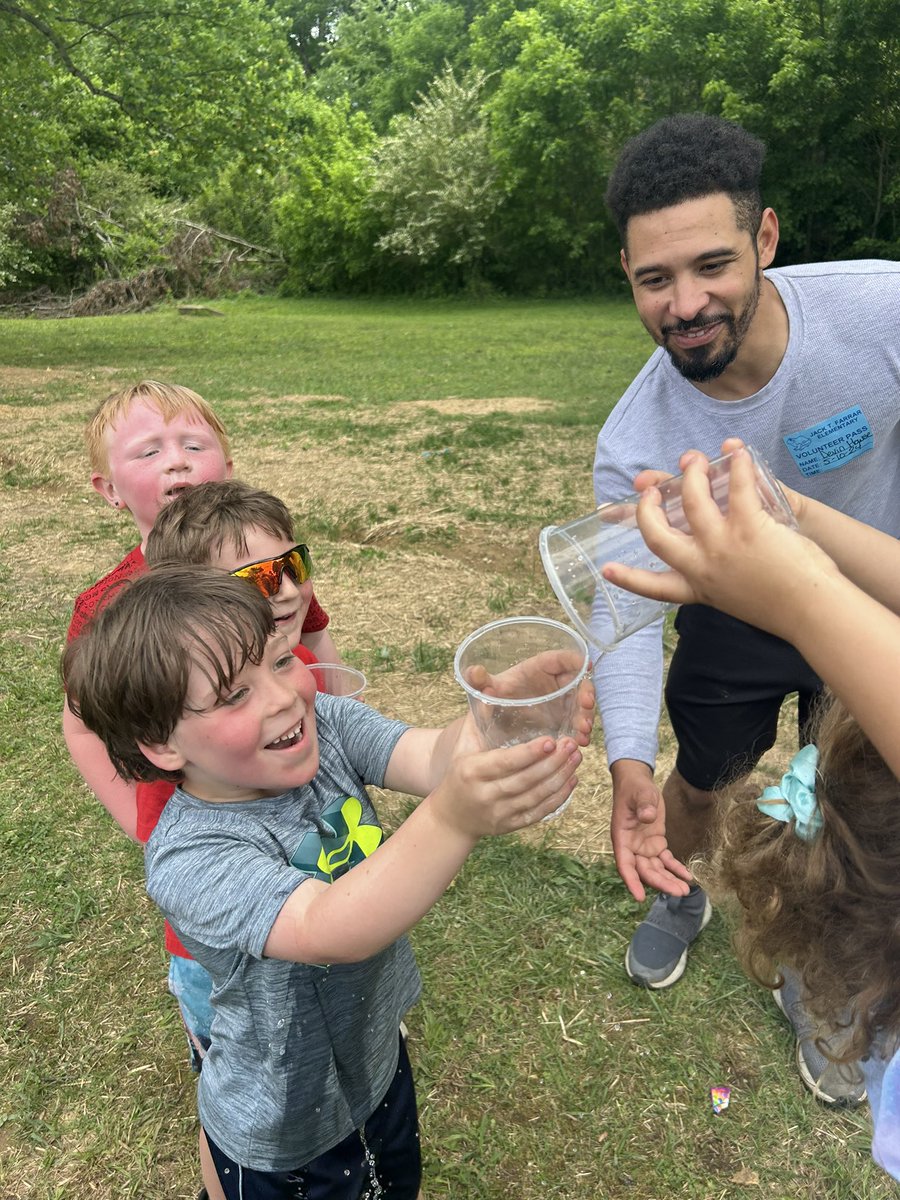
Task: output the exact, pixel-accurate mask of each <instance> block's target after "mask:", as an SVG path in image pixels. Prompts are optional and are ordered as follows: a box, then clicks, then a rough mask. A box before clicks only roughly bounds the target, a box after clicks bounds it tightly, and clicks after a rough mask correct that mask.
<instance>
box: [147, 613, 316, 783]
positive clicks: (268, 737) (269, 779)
mask: <svg viewBox="0 0 900 1200" xmlns="http://www.w3.org/2000/svg"><path fill="white" fill-rule="evenodd" d="M189 652H190V649H189V648H188V653H189ZM315 694H316V684H315V680H314V679H313V677H312V675H311V674H310V672H309V671H308V670H307V669H306V667H305V666H304V665H303V663H301V662H300V660H299V659H298V658H296V657H295V656H294V655H293V654H292V653H291V650H290V647H289V646H288V644H287V640H286V639H285V638H284V636H282V635H281V634H278V633H276V634H273V636H272V637H270V638H269V640H268V642H267V643H266V649H265V653H264V655H263V659H262V661H261V662H260V663H258V664H254V663H252V662H246V663H245V664H244V666H243V667H242V668H241V670H240V671H239V672H238V674H237V675H236V676H235V677H234V679H233V680H232V681H231V685H230V686H229V687H228V688H227V689H226V690H225V691H224V692H222V693H221V694H220V693H218V692H217V689H216V684H215V682H214V681H212V680H211V679H210V678H209V676H208V675H207V673H206V671H204V669H203V664H202V660H201V659H200V657H199V655H198V656H196V657H195V659H194V662H193V665H192V667H191V674H190V682H189V684H188V690H187V703H186V706H185V709H184V712H183V713H182V714H181V717H180V719H179V721H178V724H177V725H176V726H175V729H174V730H173V731H172V735H171V737H170V738H169V740H168V741H167V742H166V743H165V745H163V746H142V747H141V749H142V750H143V752H144V754H145V755H146V756H147V758H148V759H150V761H151V762H153V763H155V764H156V765H157V766H160V767H163V768H165V769H166V770H172V771H181V772H183V775H184V787H185V790H186V791H188V792H190V793H191V794H192V795H194V796H197V797H198V798H199V799H201V800H210V801H218V802H220V803H229V802H230V803H234V802H237V801H241V800H258V799H260V798H261V797H263V796H278V795H280V794H281V793H282V792H286V791H288V790H289V789H290V788H295V787H302V786H303V785H304V784H306V783H309V781H310V780H311V779H312V778H313V776H314V775H315V773H316V771H317V770H318V769H319V743H318V739H317V737H316V718H315V707H314V700H315Z"/></svg>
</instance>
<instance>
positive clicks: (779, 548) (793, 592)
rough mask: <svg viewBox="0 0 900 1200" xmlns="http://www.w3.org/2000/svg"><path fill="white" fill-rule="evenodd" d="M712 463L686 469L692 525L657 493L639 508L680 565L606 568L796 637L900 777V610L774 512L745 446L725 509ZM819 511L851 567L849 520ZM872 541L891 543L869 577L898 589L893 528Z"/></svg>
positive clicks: (656, 543) (645, 524) (644, 526)
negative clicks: (674, 516)
mask: <svg viewBox="0 0 900 1200" xmlns="http://www.w3.org/2000/svg"><path fill="white" fill-rule="evenodd" d="M705 465H706V460H705V459H703V458H702V456H697V457H696V458H695V459H694V460H693V461H692V462H691V463H689V464H688V465H687V467H686V470H685V482H684V488H683V502H684V511H685V515H686V517H687V519H688V521H689V524H690V530H691V532H690V533H682V532H680V531H679V530H676V529H672V528H671V527H670V526H669V524H668V522H667V521H666V518H665V514H664V513H663V511H662V509H661V507H660V504H659V494H658V493H657V492H655V489H653V488H651V489H650V490H649V491H647V492H646V493H645V495H644V496H643V497H642V499H641V501H640V503H639V505H638V523H639V525H640V528H641V532H642V533H643V535H644V540H645V541H646V542H647V544H648V546H650V548H651V549H652V550H653V551H654V553H655V554H657V555H658V556H659V557H660V558H661V559H663V561H664V562H666V563H668V564H669V566H670V567H672V568H673V569H672V570H671V571H668V572H647V571H636V570H633V569H630V568H626V567H623V566H622V565H621V564H613V563H610V564H608V565H607V566H606V567H604V571H603V573H604V575H605V576H606V577H607V578H609V579H610V580H611V581H612V582H613V583H615V584H617V585H619V586H621V587H627V588H631V589H632V590H633V591H636V592H640V593H641V594H643V595H648V596H653V597H655V598H657V599H664V600H670V601H674V602H675V603H677V604H690V603H694V602H699V603H703V604H711V605H714V606H715V607H717V608H721V609H723V610H724V611H725V612H728V613H731V614H732V615H733V616H735V617H739V618H740V619H741V620H744V621H748V622H750V623H751V624H753V625H756V626H758V627H759V628H760V629H765V630H767V631H768V632H769V633H773V634H775V635H776V636H778V637H782V638H784V639H785V640H787V641H789V642H791V643H792V645H794V646H796V648H797V649H798V650H799V651H800V653H801V654H802V655H803V657H804V658H805V659H806V661H807V662H808V663H809V664H810V666H811V667H812V668H813V669H814V670H815V671H816V672H817V673H818V674H819V675H820V676H821V678H822V679H823V680H824V681H825V683H827V684H828V686H829V687H830V688H831V689H832V691H833V692H834V693H835V694H836V695H837V696H838V697H840V699H841V700H842V701H843V703H844V704H845V706H846V707H847V708H848V709H849V710H850V712H852V713H853V715H854V717H855V718H856V719H857V721H858V722H859V723H860V725H861V726H862V727H863V729H864V730H865V731H866V733H867V734H868V736H869V737H870V738H871V740H872V742H873V743H874V745H875V746H876V747H877V749H878V751H879V753H880V754H881V755H882V757H883V758H884V760H885V762H887V763H888V765H889V766H890V767H891V769H892V770H893V771H894V772H895V773H896V774H898V775H900V743H898V740H897V736H896V731H897V729H898V727H900V696H898V694H897V690H896V679H897V678H898V675H900V617H898V616H897V614H896V613H894V612H892V611H891V610H890V609H888V608H886V607H885V606H884V605H882V604H880V603H879V602H878V601H877V600H875V599H873V598H872V596H870V595H867V594H866V593H865V592H864V591H862V590H861V588H859V587H857V586H856V585H855V583H853V582H851V581H850V580H849V579H848V578H847V577H846V576H845V575H844V574H842V573H841V571H839V570H838V567H837V566H836V564H835V562H834V561H833V560H832V559H831V558H829V557H828V555H827V554H825V553H824V551H823V550H821V549H820V548H819V546H817V545H815V543H813V542H812V541H810V540H809V538H807V537H805V536H803V535H801V534H799V533H797V532H796V531H794V530H792V529H789V528H787V526H784V525H779V524H778V523H777V522H776V521H774V520H772V518H771V517H770V516H769V515H768V514H767V513H766V512H765V511H764V510H763V509H762V506H761V504H760V501H759V498H758V496H757V494H756V488H755V483H754V474H753V467H752V463H751V461H750V458H749V456H748V455H746V454H740V453H739V452H738V454H737V455H736V457H735V460H734V462H733V464H732V467H731V483H730V488H729V511H728V514H727V515H723V514H722V513H721V512H720V511H719V509H718V507H717V505H716V503H715V501H714V500H713V499H712V497H711V495H710V490H709V482H708V479H707V477H706V474H705ZM822 510H824V511H822ZM811 511H812V519H811V521H810V519H809V518H808V517H807V518H806V519H804V516H803V511H802V509H801V512H800V514H799V515H798V521H799V522H800V524H801V528H807V529H810V530H812V529H815V528H818V529H819V532H820V533H822V531H823V530H824V531H825V535H824V537H823V540H824V541H826V544H828V545H830V547H831V548H833V549H834V550H835V551H836V552H837V553H838V554H839V555H841V556H842V557H843V559H844V562H845V563H846V564H847V565H848V566H850V565H851V564H852V562H853V561H854V560H855V558H856V552H855V550H853V549H852V539H853V534H852V531H849V527H848V526H847V525H846V521H847V520H849V518H843V517H841V514H834V515H835V517H838V518H840V519H839V520H833V519H832V518H831V517H829V516H828V511H829V510H827V509H826V507H825V506H824V505H818V506H816V508H813V509H811ZM852 525H853V526H856V525H858V522H852ZM868 532H871V533H877V531H874V530H873V531H866V527H862V530H860V531H859V537H860V540H861V541H864V542H866V543H867V544H868V545H870V546H871V545H872V544H873V542H872V541H870V540H869V539H868ZM848 533H849V536H848ZM863 535H865V536H863ZM874 541H875V542H877V543H878V544H879V545H880V546H881V548H882V554H881V559H882V565H881V566H877V565H871V564H869V565H868V566H867V567H866V569H865V572H864V575H865V578H867V579H868V580H871V579H872V578H873V577H877V578H879V579H880V580H881V581H882V585H883V586H884V588H885V591H884V592H883V594H885V595H889V594H891V591H892V588H893V584H892V582H891V580H892V579H893V578H895V573H896V570H897V557H898V556H900V546H898V545H897V543H896V542H895V541H894V539H892V538H886V537H885V536H884V535H877V537H876V538H875V539H874Z"/></svg>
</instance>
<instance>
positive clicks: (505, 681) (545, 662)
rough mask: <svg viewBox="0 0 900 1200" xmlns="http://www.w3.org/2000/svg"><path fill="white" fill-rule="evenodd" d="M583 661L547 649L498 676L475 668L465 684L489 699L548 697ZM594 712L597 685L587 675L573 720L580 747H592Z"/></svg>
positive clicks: (573, 728) (576, 671)
mask: <svg viewBox="0 0 900 1200" xmlns="http://www.w3.org/2000/svg"><path fill="white" fill-rule="evenodd" d="M582 662H583V659H582V658H581V656H580V655H578V654H576V653H575V652H573V651H571V650H545V651H543V652H542V653H541V654H535V655H533V656H532V657H531V658H527V659H525V660H524V662H521V663H517V664H516V666H514V667H510V668H509V669H508V670H506V671H502V672H501V673H500V674H499V675H491V674H490V673H489V672H488V671H487V670H486V669H485V668H484V667H482V666H472V667H470V668H469V669H468V671H467V672H466V681H467V682H468V683H470V684H471V685H472V687H475V688H477V689H478V690H479V691H480V692H483V693H484V694H485V695H486V696H499V697H501V698H508V697H521V696H526V695H530V696H549V695H551V694H552V693H553V692H557V691H559V690H560V688H563V687H565V686H566V684H567V683H571V682H572V680H573V679H574V678H575V676H576V675H577V674H578V672H579V671H580V670H581V664H582ZM594 709H595V698H594V685H593V681H592V679H591V677H590V674H588V675H587V676H585V678H584V679H583V680H582V681H581V683H580V684H579V687H578V698H577V705H576V709H575V712H574V714H573V717H572V736H573V737H574V738H575V741H576V742H577V743H578V745H579V746H587V745H589V744H590V740H591V731H592V730H593V728H594Z"/></svg>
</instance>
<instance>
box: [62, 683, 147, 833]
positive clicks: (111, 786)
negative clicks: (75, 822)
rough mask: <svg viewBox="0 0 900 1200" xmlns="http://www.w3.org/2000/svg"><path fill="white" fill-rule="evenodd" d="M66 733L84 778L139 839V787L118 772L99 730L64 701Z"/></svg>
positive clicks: (119, 821)
mask: <svg viewBox="0 0 900 1200" xmlns="http://www.w3.org/2000/svg"><path fill="white" fill-rule="evenodd" d="M62 727H63V737H64V738H65V741H66V745H67V746H68V748H69V753H70V754H71V756H72V761H73V762H74V764H75V766H76V767H77V768H78V771H79V773H80V775H81V778H82V779H83V780H84V782H85V783H86V784H87V786H88V787H89V788H90V789H91V791H92V792H93V793H94V795H95V796H96V797H97V799H98V800H99V801H100V803H101V804H102V805H103V807H104V808H105V809H106V811H107V812H108V813H109V815H110V816H111V817H112V818H113V820H114V821H116V822H117V823H118V824H119V826H120V827H121V828H122V830H123V831H124V832H125V833H126V834H127V835H128V836H129V837H130V838H132V839H133V840H134V841H137V840H138V838H137V790H136V786H135V784H133V783H128V782H126V781H125V780H124V779H122V777H121V776H120V775H118V774H117V772H116V769H115V767H114V766H113V765H112V763H111V762H110V760H109V755H108V754H107V752H106V747H105V746H104V744H103V742H102V741H101V740H100V738H98V737H97V735H96V734H94V733H91V731H90V730H89V729H88V728H87V727H86V725H85V724H84V722H83V721H82V720H81V718H80V717H76V716H75V714H74V713H73V712H72V710H71V709H70V708H69V706H68V704H64V705H63V715H62Z"/></svg>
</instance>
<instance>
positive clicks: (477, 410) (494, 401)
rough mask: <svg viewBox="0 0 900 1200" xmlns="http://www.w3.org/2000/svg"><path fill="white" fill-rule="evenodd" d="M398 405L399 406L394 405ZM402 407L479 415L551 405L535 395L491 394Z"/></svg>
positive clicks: (414, 402) (539, 409)
mask: <svg viewBox="0 0 900 1200" xmlns="http://www.w3.org/2000/svg"><path fill="white" fill-rule="evenodd" d="M395 407H400V406H395ZM402 407H403V408H405V409H410V408H431V409H435V410H437V411H438V412H441V413H445V414H446V415H448V416H454V417H465V416H481V415H482V414H484V413H495V412H502V413H524V412H545V411H546V410H547V409H549V408H551V407H552V405H551V403H550V401H549V400H538V399H537V398H536V397H535V396H492V397H488V398H486V399H483V400H479V399H475V398H467V399H466V398H463V397H462V396H444V397H442V398H441V399H440V400H407V401H406V402H405V403H404V404H403V405H402Z"/></svg>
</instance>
